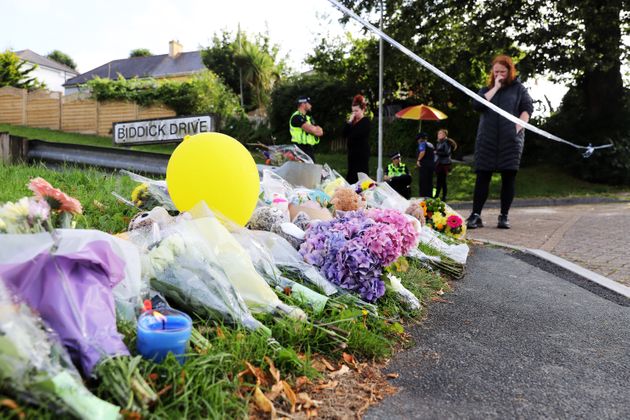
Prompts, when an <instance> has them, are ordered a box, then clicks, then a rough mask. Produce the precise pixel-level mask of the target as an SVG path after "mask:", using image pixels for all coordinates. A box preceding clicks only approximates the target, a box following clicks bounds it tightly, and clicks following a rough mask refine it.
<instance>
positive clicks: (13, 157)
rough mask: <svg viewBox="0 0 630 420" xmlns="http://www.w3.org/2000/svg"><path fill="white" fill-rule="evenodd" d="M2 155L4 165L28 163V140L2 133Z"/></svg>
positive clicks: (0, 134) (0, 149)
mask: <svg viewBox="0 0 630 420" xmlns="http://www.w3.org/2000/svg"><path fill="white" fill-rule="evenodd" d="M0 155H1V156H2V163H3V164H5V165H11V164H14V163H19V162H26V161H27V157H28V156H27V155H28V140H27V139H25V138H23V137H16V136H12V135H10V134H9V133H0Z"/></svg>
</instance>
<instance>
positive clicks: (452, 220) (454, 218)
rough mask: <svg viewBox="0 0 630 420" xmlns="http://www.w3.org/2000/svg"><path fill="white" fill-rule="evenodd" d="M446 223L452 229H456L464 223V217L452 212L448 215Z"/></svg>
mask: <svg viewBox="0 0 630 420" xmlns="http://www.w3.org/2000/svg"><path fill="white" fill-rule="evenodd" d="M446 224H447V225H448V227H450V228H451V229H456V228H458V227H460V226H461V225H462V218H461V217H459V216H458V215H456V214H452V215H450V216H448V219H446Z"/></svg>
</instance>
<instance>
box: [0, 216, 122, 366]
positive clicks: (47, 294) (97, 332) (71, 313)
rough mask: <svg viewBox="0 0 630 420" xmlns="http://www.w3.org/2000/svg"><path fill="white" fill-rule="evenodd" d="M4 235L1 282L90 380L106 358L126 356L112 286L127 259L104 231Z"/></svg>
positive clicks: (120, 276) (69, 230) (0, 248)
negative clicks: (34, 313)
mask: <svg viewBox="0 0 630 420" xmlns="http://www.w3.org/2000/svg"><path fill="white" fill-rule="evenodd" d="M55 232H56V240H55V241H53V239H52V237H51V236H50V235H49V234H47V233H40V234H33V235H4V236H3V237H2V241H1V244H2V245H0V278H2V279H3V280H4V282H5V285H6V286H7V288H8V289H9V291H10V292H11V293H13V294H14V295H15V296H16V297H17V298H19V299H21V300H23V301H24V302H26V303H27V304H28V305H29V306H30V307H32V308H33V309H35V310H36V311H37V312H38V313H39V314H40V316H41V317H42V318H43V319H44V321H46V323H47V324H48V325H49V326H50V327H52V328H53V329H54V330H55V332H56V333H57V334H58V335H59V337H60V339H61V341H62V343H63V344H64V346H65V347H66V349H67V350H68V352H69V353H70V356H71V357H72V360H73V362H74V363H75V365H76V366H80V367H81V371H82V372H83V374H84V375H85V376H90V375H91V374H92V370H93V369H94V367H95V365H96V364H97V363H98V362H99V361H100V360H101V358H103V357H107V356H128V355H129V351H128V350H127V347H126V346H125V344H124V343H123V341H122V336H121V334H119V333H118V331H117V329H116V311H115V303H114V297H113V293H112V288H113V287H114V286H116V284H118V283H119V282H120V281H121V280H122V279H123V278H124V276H125V261H124V260H123V258H121V256H119V255H117V254H116V253H115V252H114V250H113V249H112V247H111V246H110V241H111V240H112V239H115V238H113V237H112V236H111V235H107V234H106V233H104V232H100V231H92V230H73V229H67V230H66V229H58V230H56V231H55Z"/></svg>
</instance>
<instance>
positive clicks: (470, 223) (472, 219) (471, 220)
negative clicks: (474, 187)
mask: <svg viewBox="0 0 630 420" xmlns="http://www.w3.org/2000/svg"><path fill="white" fill-rule="evenodd" d="M466 227H467V228H468V229H477V228H481V227H483V222H482V221H481V216H479V215H478V214H477V213H473V214H471V215H470V216H468V219H466Z"/></svg>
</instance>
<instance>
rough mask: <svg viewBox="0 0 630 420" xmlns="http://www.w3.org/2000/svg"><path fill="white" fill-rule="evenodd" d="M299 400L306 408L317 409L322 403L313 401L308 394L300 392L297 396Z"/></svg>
mask: <svg viewBox="0 0 630 420" xmlns="http://www.w3.org/2000/svg"><path fill="white" fill-rule="evenodd" d="M297 400H298V401H299V402H300V404H301V405H302V406H303V407H304V408H311V407H317V406H318V405H320V404H321V403H322V402H321V401H317V400H312V399H311V397H310V396H309V395H308V394H307V393H306V392H300V393H299V394H297Z"/></svg>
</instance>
